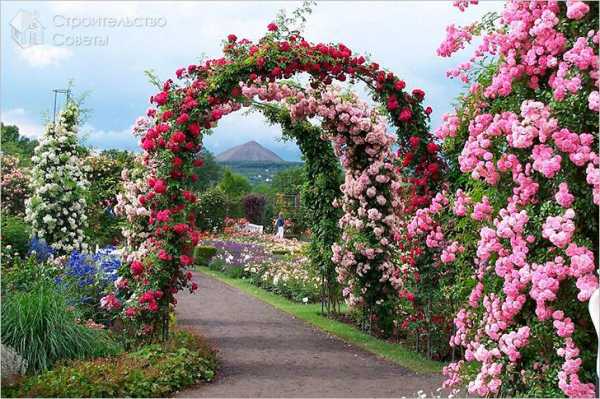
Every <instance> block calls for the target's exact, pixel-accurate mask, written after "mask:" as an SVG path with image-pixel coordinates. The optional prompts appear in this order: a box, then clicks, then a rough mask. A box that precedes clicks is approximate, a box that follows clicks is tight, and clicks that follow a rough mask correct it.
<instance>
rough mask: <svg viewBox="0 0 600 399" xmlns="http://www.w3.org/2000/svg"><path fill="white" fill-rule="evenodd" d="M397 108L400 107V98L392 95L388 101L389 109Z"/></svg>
mask: <svg viewBox="0 0 600 399" xmlns="http://www.w3.org/2000/svg"><path fill="white" fill-rule="evenodd" d="M396 108H398V100H396V97H394V96H390V98H388V101H387V109H388V110H390V111H393V110H395V109H396Z"/></svg>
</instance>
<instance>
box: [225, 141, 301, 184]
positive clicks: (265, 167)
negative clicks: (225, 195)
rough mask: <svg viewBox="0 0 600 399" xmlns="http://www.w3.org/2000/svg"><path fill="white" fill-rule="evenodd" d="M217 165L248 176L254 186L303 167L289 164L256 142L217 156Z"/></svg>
mask: <svg viewBox="0 0 600 399" xmlns="http://www.w3.org/2000/svg"><path fill="white" fill-rule="evenodd" d="M215 159H216V161H217V163H219V164H220V165H223V166H225V167H227V168H229V169H231V170H233V171H234V172H236V173H239V174H241V175H243V176H246V177H247V178H248V179H249V180H250V182H251V183H252V184H257V183H268V182H270V181H271V180H273V176H274V175H275V174H276V173H277V172H280V171H282V170H286V169H289V168H293V167H295V166H300V165H302V162H288V161H285V160H283V159H282V158H281V157H280V156H279V155H277V154H275V153H274V152H273V151H271V150H269V149H267V148H265V147H263V146H262V145H260V144H258V143H257V142H256V141H254V140H253V141H249V142H247V143H245V144H242V145H238V146H235V147H233V148H230V149H228V150H227V151H224V152H222V153H220V154H219V155H217V156H216V157H215Z"/></svg>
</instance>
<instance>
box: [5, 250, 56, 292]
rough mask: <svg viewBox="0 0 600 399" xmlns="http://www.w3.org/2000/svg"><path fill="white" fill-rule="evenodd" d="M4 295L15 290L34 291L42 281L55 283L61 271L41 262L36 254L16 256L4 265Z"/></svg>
mask: <svg viewBox="0 0 600 399" xmlns="http://www.w3.org/2000/svg"><path fill="white" fill-rule="evenodd" d="M2 266H3V267H2V296H3V297H4V296H5V295H6V294H10V295H13V294H14V293H15V292H28V291H32V290H33V289H34V288H35V287H37V286H39V285H40V284H42V283H47V284H54V279H55V277H56V276H57V275H58V274H59V273H60V270H59V269H58V267H56V266H52V265H50V264H47V263H40V262H39V261H38V260H37V258H36V257H35V256H30V257H28V258H26V259H19V258H16V259H15V260H14V262H13V263H12V264H10V265H7V264H3V265H2Z"/></svg>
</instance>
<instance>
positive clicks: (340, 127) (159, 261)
mask: <svg viewBox="0 0 600 399" xmlns="http://www.w3.org/2000/svg"><path fill="white" fill-rule="evenodd" d="M268 31H269V32H268V33H267V34H266V35H265V36H264V37H263V38H261V39H260V40H259V41H258V42H257V43H253V42H251V41H249V40H246V39H242V40H238V39H237V37H236V36H235V35H229V36H228V38H227V41H226V43H225V46H224V56H223V57H222V58H218V59H210V60H207V61H205V62H202V63H201V64H198V65H195V64H194V65H190V66H188V67H187V68H181V69H179V70H177V72H176V77H177V79H176V80H175V81H174V80H171V79H169V80H167V81H166V82H164V83H163V84H161V91H160V92H159V93H157V94H155V95H153V96H152V97H151V100H150V101H151V103H152V104H153V107H152V108H150V109H149V110H148V111H147V115H146V117H145V118H144V119H143V120H140V121H139V122H138V124H137V127H136V130H137V131H138V133H139V134H140V138H141V145H142V148H143V150H144V153H143V162H144V165H145V167H146V173H147V176H145V178H144V181H145V187H144V188H143V189H142V190H141V191H140V192H139V195H138V196H137V198H136V199H135V201H137V202H138V203H139V204H141V205H142V206H144V207H146V208H147V209H148V215H147V216H145V218H146V219H145V223H146V226H147V231H146V233H147V234H146V235H144V236H143V239H142V240H141V241H138V244H139V248H136V251H135V252H132V253H131V254H130V256H129V258H128V260H129V262H127V263H126V264H124V266H123V267H122V269H121V270H120V279H119V283H118V284H117V286H118V288H117V289H116V291H115V292H114V293H111V294H109V295H108V296H106V297H105V298H103V303H104V305H105V307H106V308H108V309H110V310H115V311H119V312H122V317H123V319H124V320H127V321H131V322H133V323H134V324H133V325H135V326H137V327H138V328H137V329H136V331H138V333H141V334H145V335H150V336H153V335H155V334H158V333H161V332H162V334H163V336H165V335H166V334H167V333H168V330H167V325H168V323H167V314H168V310H169V307H170V306H171V305H173V304H175V303H176V299H175V294H176V293H177V292H178V291H179V290H182V289H186V288H187V289H190V290H191V291H194V290H195V289H196V288H197V285H196V284H195V283H194V282H192V281H191V280H192V279H191V272H189V271H188V270H186V269H187V267H188V266H190V265H191V264H192V263H193V259H192V258H191V256H190V253H191V251H190V249H191V248H192V247H193V246H195V245H196V244H197V243H198V241H199V240H200V238H201V233H200V232H198V231H196V229H195V217H194V215H195V212H194V208H195V206H196V205H195V204H194V203H195V200H196V197H195V195H194V193H193V192H192V190H191V188H190V183H191V182H193V181H194V180H195V179H196V178H197V177H196V175H195V171H196V168H199V167H201V166H202V160H200V159H197V157H196V154H197V153H198V151H199V149H200V148H201V146H202V136H203V132H204V131H205V130H206V129H211V128H214V127H215V126H216V125H217V123H218V121H219V120H220V119H221V118H223V117H224V116H225V115H227V114H229V113H231V112H234V111H237V110H239V109H241V108H242V107H250V106H252V107H256V108H257V109H259V110H261V111H262V112H263V113H264V114H265V115H266V117H267V119H268V120H269V121H271V122H273V123H277V124H280V125H281V126H282V130H283V132H284V135H286V136H287V137H289V138H291V139H294V140H296V141H297V143H298V144H299V146H300V148H301V150H302V151H303V154H304V157H305V159H306V162H307V167H308V173H309V175H310V176H309V177H310V178H311V179H312V181H313V182H314V185H313V187H311V190H309V193H310V195H309V196H308V198H307V199H308V201H309V209H310V210H311V213H312V217H313V219H314V220H312V230H313V233H314V234H313V242H312V244H311V261H313V262H315V263H317V264H318V265H319V266H320V267H321V268H322V270H323V271H324V276H326V280H327V282H326V285H327V287H329V289H330V290H331V291H335V289H336V288H335V286H336V285H335V279H337V281H338V282H339V283H340V284H341V288H342V291H343V296H344V298H345V299H346V301H347V302H349V303H351V304H353V305H357V306H363V308H364V309H367V310H368V312H370V313H373V314H376V315H378V314H379V313H381V312H385V311H389V310H386V309H383V308H382V307H381V306H379V304H380V303H382V302H383V301H381V299H384V298H385V297H386V296H389V295H397V294H398V291H399V290H401V288H402V271H401V270H400V269H399V268H398V266H397V265H396V264H395V262H393V256H394V251H396V250H397V247H396V245H397V241H398V239H399V234H400V224H401V223H402V220H403V218H402V217H401V215H402V214H403V212H406V211H407V209H409V210H410V209H412V208H415V207H420V206H422V205H426V204H427V203H428V199H429V197H430V192H431V191H432V189H433V188H432V185H434V184H435V182H436V181H437V179H438V175H439V173H440V171H439V169H440V161H439V159H438V158H437V155H436V151H432V150H431V149H432V146H435V145H434V144H433V143H432V137H431V136H430V133H429V130H428V122H429V116H428V115H429V113H430V112H431V109H430V108H429V107H427V108H426V109H425V108H424V107H423V106H422V104H421V102H422V100H423V98H424V92H423V91H422V90H419V89H415V90H413V91H412V93H408V92H406V91H405V83H404V81H402V80H401V79H399V78H398V77H397V76H396V75H394V74H393V73H392V72H388V71H386V70H383V69H381V68H380V67H379V65H378V64H376V63H374V62H368V61H367V60H366V59H365V58H364V57H363V56H360V55H354V54H353V53H352V52H351V50H350V49H348V48H347V47H346V46H345V45H343V44H323V43H319V44H313V43H310V42H308V41H306V40H305V39H304V38H303V37H302V36H301V35H300V34H299V32H298V31H290V30H289V29H287V27H286V26H285V25H284V24H280V26H277V25H276V24H274V23H272V24H269V26H268ZM299 74H306V75H308V81H309V87H307V88H302V87H300V86H298V85H296V84H293V83H290V82H287V81H286V80H285V79H289V78H291V77H293V76H295V75H299ZM336 80H337V81H340V82H344V81H347V80H348V81H350V82H351V83H354V82H357V81H359V82H363V83H364V84H365V85H366V87H367V88H368V90H369V92H370V94H371V96H372V98H373V100H374V101H375V102H376V103H379V104H381V105H382V106H381V107H378V108H377V109H376V108H372V107H370V106H369V105H368V104H367V103H365V102H364V101H362V100H360V99H359V98H358V97H357V96H356V95H355V94H352V93H351V92H346V91H343V90H342V89H340V88H338V87H337V86H336V85H334V84H332V83H333V82H334V81H336ZM313 118H317V119H318V120H320V122H321V123H320V127H318V126H315V125H313V124H312V123H310V122H309V119H313ZM390 125H391V126H393V128H394V130H395V134H390V133H388V128H389V126H390ZM392 148H397V151H395V152H393V151H392ZM338 159H339V161H338ZM340 161H341V164H342V166H343V169H344V176H345V177H344V181H343V184H342V185H341V196H340V186H339V181H338V180H337V179H336V178H335V176H334V175H335V174H334V173H332V168H337V167H338V166H337V164H338V162H340ZM407 183H410V184H407ZM407 193H408V195H407ZM338 197H339V198H338ZM401 198H403V199H405V200H404V201H401V200H400V199H401ZM332 202H333V204H332ZM334 206H336V207H337V208H336V207H334ZM338 217H339V221H338V220H337V219H338ZM338 227H339V229H340V230H339V231H338ZM340 232H341V233H340ZM330 296H331V297H334V295H333V293H332V294H331V295H330Z"/></svg>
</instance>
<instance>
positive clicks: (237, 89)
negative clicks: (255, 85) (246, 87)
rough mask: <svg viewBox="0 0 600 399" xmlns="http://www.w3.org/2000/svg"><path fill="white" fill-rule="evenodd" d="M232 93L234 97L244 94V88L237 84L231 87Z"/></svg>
mask: <svg viewBox="0 0 600 399" xmlns="http://www.w3.org/2000/svg"><path fill="white" fill-rule="evenodd" d="M231 95H232V96H233V97H239V96H241V95H242V89H241V88H240V86H235V87H234V88H233V89H231Z"/></svg>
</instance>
